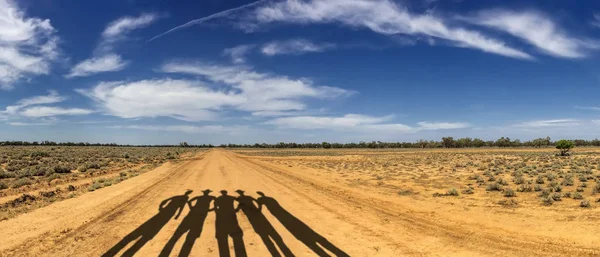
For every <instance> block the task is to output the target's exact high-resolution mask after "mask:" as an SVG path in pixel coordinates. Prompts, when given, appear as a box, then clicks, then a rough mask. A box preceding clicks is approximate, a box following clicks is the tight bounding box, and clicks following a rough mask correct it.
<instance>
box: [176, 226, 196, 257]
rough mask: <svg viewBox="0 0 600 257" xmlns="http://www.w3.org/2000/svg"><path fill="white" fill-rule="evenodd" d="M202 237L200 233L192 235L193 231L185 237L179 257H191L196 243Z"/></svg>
mask: <svg viewBox="0 0 600 257" xmlns="http://www.w3.org/2000/svg"><path fill="white" fill-rule="evenodd" d="M199 237H200V233H197V234H196V233H192V232H191V231H190V232H189V233H188V234H187V236H186V237H185V242H183V246H182V247H181V251H179V257H187V256H190V253H191V252H192V247H193V246H194V243H196V239H198V238H199Z"/></svg>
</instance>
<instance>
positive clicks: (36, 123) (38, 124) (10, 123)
mask: <svg viewBox="0 0 600 257" xmlns="http://www.w3.org/2000/svg"><path fill="white" fill-rule="evenodd" d="M7 124H8V125H11V126H49V125H53V124H54V123H51V122H19V121H15V122H7Z"/></svg>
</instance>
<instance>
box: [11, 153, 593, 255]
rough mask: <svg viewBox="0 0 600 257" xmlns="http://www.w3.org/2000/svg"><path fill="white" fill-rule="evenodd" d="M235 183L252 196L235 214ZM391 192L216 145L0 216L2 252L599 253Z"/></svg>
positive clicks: (291, 253) (219, 253) (237, 187)
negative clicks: (461, 217)
mask: <svg viewBox="0 0 600 257" xmlns="http://www.w3.org/2000/svg"><path fill="white" fill-rule="evenodd" d="M205 189H211V190H212V191H214V192H211V193H209V194H206V195H205V194H204V193H203V192H202V191H203V190H205ZM238 189H241V190H244V191H245V193H244V195H246V196H249V197H240V198H238V199H239V202H240V203H242V207H243V208H241V210H240V211H239V212H237V214H236V213H235V212H234V210H233V209H234V207H237V206H238V201H234V199H233V198H232V197H238V196H239V194H238V193H236V190H238ZM187 190H193V192H191V193H190V194H189V195H185V192H186V191H187ZM220 190H227V191H228V195H229V197H227V196H224V197H219V196H220V195H221V193H220V192H219V191H220ZM257 191H261V192H263V193H264V194H265V196H264V197H260V195H259V194H258V193H257ZM215 197H219V198H215ZM250 197H252V198H254V199H257V201H258V202H259V203H260V205H256V202H254V201H253V200H252V198H250ZM387 198H389V199H386V197H384V196H381V195H377V194H374V193H371V192H360V191H357V190H355V189H353V188H349V187H346V186H344V185H340V184H335V183H333V182H332V181H327V180H325V179H322V178H319V177H317V176H315V175H314V174H311V173H303V172H300V171H299V170H295V169H294V168H288V167H282V166H274V165H272V164H267V163H266V162H263V161H261V160H259V159H257V158H252V157H244V156H240V155H236V154H234V153H231V152H228V151H225V150H218V149H215V150H211V151H207V152H205V153H202V154H201V155H199V156H198V157H197V158H195V159H193V160H191V161H187V162H182V163H177V164H167V165H163V166H162V167H160V168H158V169H156V170H153V171H150V172H147V173H145V174H143V175H140V176H138V177H135V178H132V179H130V180H127V181H124V182H122V183H120V184H117V185H114V186H111V187H108V188H104V189H101V190H98V191H95V192H91V193H87V194H84V195H82V196H80V197H77V198H74V199H69V200H65V201H62V202H58V203H54V204H52V205H50V206H47V207H45V208H42V209H38V210H36V211H34V212H31V213H28V214H24V215H21V216H19V217H17V218H15V219H11V220H7V221H3V222H0V233H1V236H2V239H1V243H0V256H102V255H104V256H121V255H126V256H127V255H133V254H135V255H136V256H178V255H179V256H187V255H189V256H228V255H227V252H230V254H231V256H245V255H247V256H271V255H273V256H482V255H486V256H525V255H545V256H599V255H600V246H589V245H578V244H577V243H576V242H571V241H568V240H561V239H560V238H556V237H552V235H549V236H548V237H544V236H535V237H532V236H529V235H528V234H527V233H515V232H514V231H506V230H502V229H500V228H489V227H483V226H477V225H473V224H472V223H468V224H467V223H460V222H455V221H448V220H446V219H443V218H441V217H440V216H438V215H435V214H434V213H433V212H420V211H419V212H417V211H415V210H414V209H411V208H410V206H407V205H402V204H400V203H398V202H394V200H393V199H392V198H393V197H387ZM165 199H170V200H168V201H164V200H165ZM190 199H193V200H194V201H192V203H193V205H192V206H193V208H190V207H189V206H188V205H186V202H187V201H188V200H190ZM161 203H163V204H162V206H163V208H162V209H161V210H160V211H159V206H161ZM214 203H217V205H218V206H219V208H218V211H212V210H210V209H212V208H213V206H214ZM257 206H262V211H258V210H257V209H256V208H257ZM180 209H181V210H182V212H181V213H180V215H179V216H178V217H177V219H175V216H177V212H178V211H179V210H180ZM526 229H527V228H523V230H526ZM217 236H218V238H217ZM236 253H237V254H236Z"/></svg>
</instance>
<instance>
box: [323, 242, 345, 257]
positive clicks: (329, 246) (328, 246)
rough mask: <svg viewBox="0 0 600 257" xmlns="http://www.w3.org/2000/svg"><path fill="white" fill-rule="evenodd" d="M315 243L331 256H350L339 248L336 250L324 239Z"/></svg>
mask: <svg viewBox="0 0 600 257" xmlns="http://www.w3.org/2000/svg"><path fill="white" fill-rule="evenodd" d="M317 243H319V244H320V245H321V246H323V248H325V249H327V250H329V251H330V252H332V253H333V254H335V256H338V257H350V255H348V254H347V253H345V252H344V251H342V250H341V249H340V248H337V247H336V246H335V245H333V244H332V243H330V242H329V240H327V239H325V238H324V237H322V238H320V239H319V240H317Z"/></svg>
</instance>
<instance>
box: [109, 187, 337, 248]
mask: <svg viewBox="0 0 600 257" xmlns="http://www.w3.org/2000/svg"><path fill="white" fill-rule="evenodd" d="M191 192H192V191H191V190H188V191H187V192H185V194H183V195H177V196H173V197H171V198H169V199H166V200H164V201H162V202H161V204H160V207H159V212H158V213H157V214H156V215H154V216H153V217H152V218H150V219H149V220H148V221H146V222H144V223H143V224H142V225H140V226H139V227H138V228H136V229H135V230H134V231H132V232H131V233H129V234H128V235H126V236H125V237H124V238H123V239H122V240H121V241H119V242H118V243H117V244H115V245H114V246H113V247H112V248H111V249H110V250H108V251H107V252H106V253H104V254H103V255H102V256H105V257H110V256H116V255H117V254H118V253H119V252H121V251H122V250H123V249H124V248H125V247H126V246H128V245H129V244H131V243H133V242H134V241H135V243H133V245H132V246H131V247H130V248H128V249H127V250H125V252H124V253H123V255H122V256H133V255H134V254H136V253H137V252H138V251H139V250H140V249H141V248H142V247H143V246H144V245H146V244H147V243H148V242H149V241H150V240H151V239H153V238H154V237H155V236H156V235H157V234H158V232H160V230H161V229H162V228H163V227H164V226H165V225H166V224H167V223H168V222H169V221H170V220H171V219H172V218H173V217H175V219H177V218H178V217H179V215H180V214H181V212H182V210H183V209H184V208H185V206H186V205H187V206H188V207H189V208H190V211H189V213H188V215H187V216H186V217H185V218H183V220H182V221H181V223H180V224H179V226H178V227H177V229H176V230H175V232H174V233H173V235H172V236H171V238H170V239H169V241H168V242H167V243H166V244H165V246H164V247H163V249H162V251H161V252H160V254H159V256H161V257H165V256H169V255H170V254H171V252H172V251H173V248H174V247H175V245H176V244H177V242H178V241H179V240H180V239H181V238H182V237H183V236H184V235H186V233H187V235H186V236H185V241H184V242H183V246H182V247H181V250H180V251H179V256H182V257H185V256H189V255H190V253H191V251H192V248H193V246H194V244H195V242H196V240H197V239H198V238H199V237H200V235H201V233H202V229H203V227H204V222H205V220H206V217H207V216H208V215H209V213H210V212H211V211H214V212H215V215H216V219H215V232H216V234H215V237H216V239H217V245H218V248H219V256H220V257H230V256H231V253H230V250H229V238H230V237H231V239H232V241H233V250H234V254H235V256H236V257H246V256H247V253H246V246H245V245H244V239H243V236H244V234H243V231H242V229H241V227H240V225H239V223H238V219H237V212H239V211H242V212H243V213H244V214H245V215H246V217H247V218H248V221H249V222H250V224H251V225H252V228H253V230H254V232H256V234H258V235H259V236H260V238H261V239H262V241H263V243H264V244H265V246H266V247H267V249H268V250H269V253H270V254H271V256H274V257H281V256H285V257H293V256H294V254H293V253H292V251H291V250H290V249H289V248H288V246H287V245H286V244H285V242H284V241H283V239H282V238H281V236H280V235H279V233H278V232H277V230H275V228H274V227H273V225H272V224H271V223H270V222H269V220H268V219H267V218H266V217H265V216H264V214H263V213H262V209H263V206H264V207H267V209H268V210H269V211H270V212H271V214H272V215H273V216H274V217H275V218H277V220H279V222H280V223H281V224H282V225H283V226H284V227H285V228H286V229H287V230H288V231H289V232H290V233H291V234H292V235H293V236H294V237H295V238H296V239H297V240H299V241H301V242H302V243H303V244H305V245H306V246H307V247H308V248H310V249H311V250H312V251H313V252H314V253H315V254H316V255H317V256H320V257H328V256H331V255H330V254H329V253H327V252H326V251H325V250H327V251H329V252H330V253H332V254H333V255H334V256H343V257H345V256H349V255H348V254H347V253H345V252H344V251H342V250H341V249H339V248H338V247H337V246H335V245H333V244H332V243H331V242H329V240H327V239H326V238H325V237H323V236H321V235H320V234H318V233H317V232H315V231H314V230H313V229H312V228H310V227H309V226H308V225H306V224H305V223H304V222H302V221H301V220H300V219H298V218H296V217H295V216H294V215H292V214H291V213H289V212H288V211H287V210H286V209H284V208H283V207H282V206H281V205H280V204H279V202H277V200H275V199H274V198H272V197H269V196H266V195H265V194H264V193H262V192H257V193H258V194H259V195H260V197H259V198H258V199H255V198H253V197H251V196H248V195H245V194H244V191H243V190H237V191H236V192H237V193H238V194H239V197H234V196H230V195H228V194H227V191H225V190H222V191H221V195H220V196H219V197H214V196H211V195H210V192H211V190H209V189H207V190H204V191H202V192H203V195H201V196H198V197H194V198H192V199H190V200H188V199H189V195H190V193H191ZM236 202H237V203H238V204H237V208H236V207H235V203H236ZM211 203H213V204H214V207H213V208H210V205H211ZM255 203H256V205H255ZM257 205H258V207H257ZM331 229H333V228H331ZM136 240H137V241H136ZM280 251H281V253H280Z"/></svg>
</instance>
